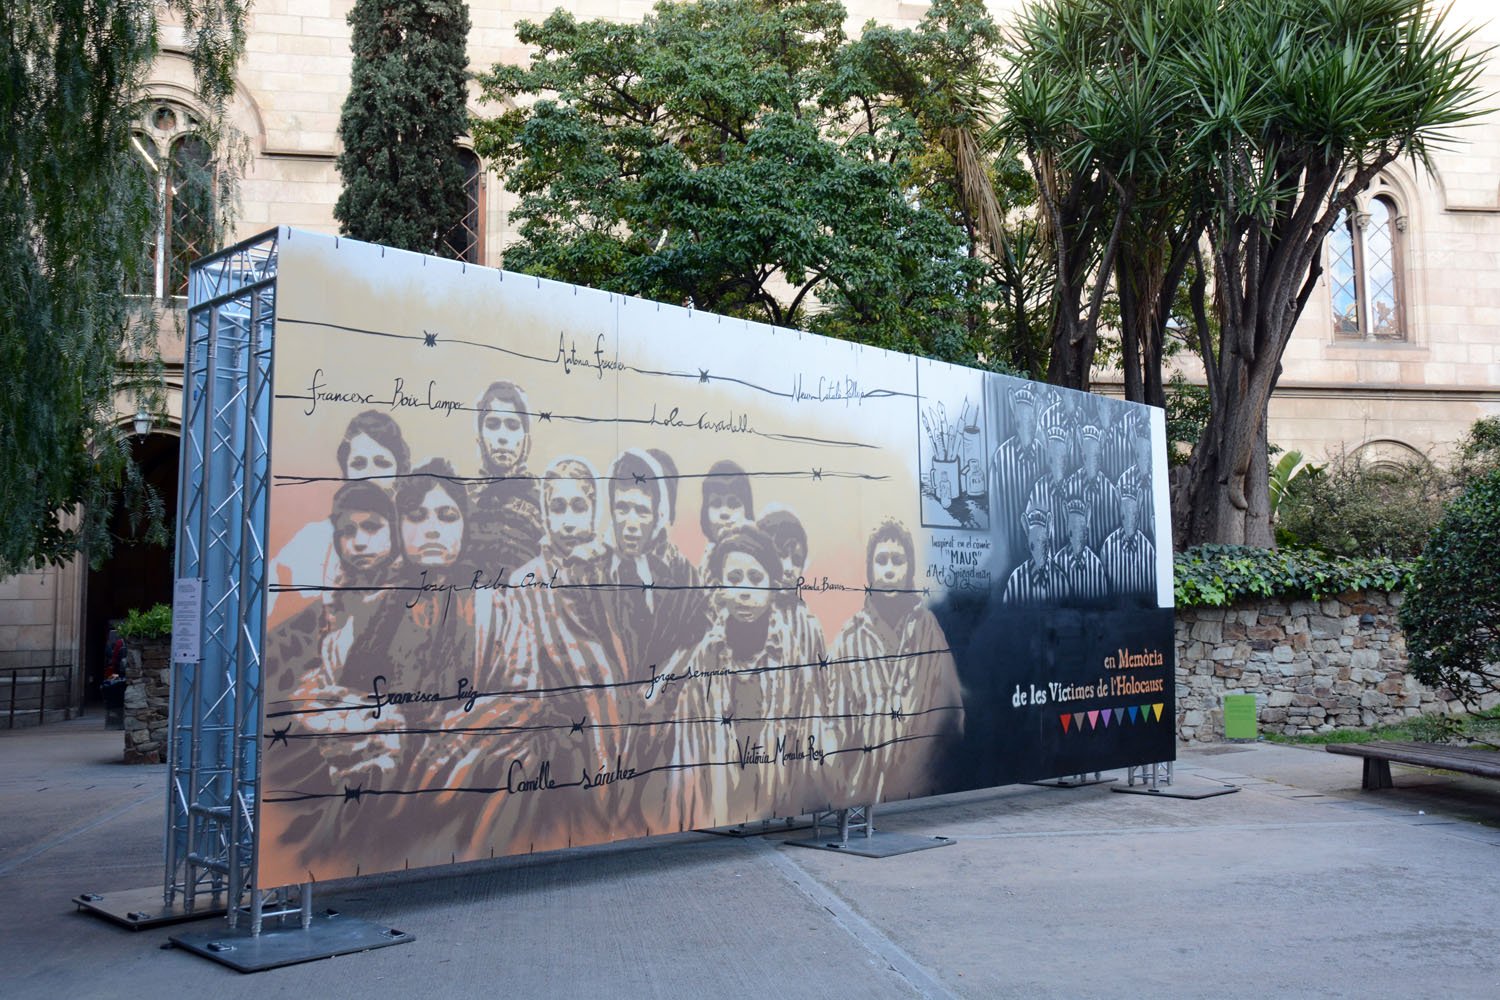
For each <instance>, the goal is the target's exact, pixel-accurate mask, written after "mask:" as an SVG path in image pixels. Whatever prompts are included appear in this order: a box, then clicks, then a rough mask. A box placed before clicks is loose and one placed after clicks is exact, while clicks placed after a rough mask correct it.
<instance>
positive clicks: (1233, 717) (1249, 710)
mask: <svg viewBox="0 0 1500 1000" xmlns="http://www.w3.org/2000/svg"><path fill="white" fill-rule="evenodd" d="M1256 723H1257V719H1256V712H1255V695H1253V694H1226V695H1225V696H1224V738H1225V739H1226V740H1253V739H1256V738H1257V736H1258V735H1259V734H1258V732H1257V727H1256Z"/></svg>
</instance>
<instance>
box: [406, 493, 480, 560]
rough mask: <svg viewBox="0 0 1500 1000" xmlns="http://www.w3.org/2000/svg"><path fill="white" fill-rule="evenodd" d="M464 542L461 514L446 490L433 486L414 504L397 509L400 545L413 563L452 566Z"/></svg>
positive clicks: (462, 515)
mask: <svg viewBox="0 0 1500 1000" xmlns="http://www.w3.org/2000/svg"><path fill="white" fill-rule="evenodd" d="M463 543H464V514H463V510H462V509H460V508H459V506H458V504H457V503H455V502H454V500H453V497H452V496H450V495H449V494H448V492H447V491H446V490H443V489H440V488H438V487H436V486H434V487H433V488H432V489H430V490H428V491H427V495H426V496H424V497H422V502H421V503H420V504H419V505H417V506H416V507H410V508H408V509H406V510H403V511H402V512H401V547H402V548H403V549H404V550H405V551H406V557H407V558H408V559H409V560H411V562H412V564H413V565H415V566H425V567H433V568H440V567H444V566H452V565H453V564H454V563H455V562H457V561H458V554H459V552H460V551H462V549H463Z"/></svg>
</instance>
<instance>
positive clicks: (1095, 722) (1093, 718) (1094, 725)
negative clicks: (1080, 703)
mask: <svg viewBox="0 0 1500 1000" xmlns="http://www.w3.org/2000/svg"><path fill="white" fill-rule="evenodd" d="M1089 728H1090V729H1098V728H1099V713H1098V712H1097V711H1094V712H1090V713H1089Z"/></svg>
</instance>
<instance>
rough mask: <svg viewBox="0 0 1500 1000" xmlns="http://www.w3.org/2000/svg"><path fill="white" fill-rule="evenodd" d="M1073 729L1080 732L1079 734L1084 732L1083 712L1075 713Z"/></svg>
mask: <svg viewBox="0 0 1500 1000" xmlns="http://www.w3.org/2000/svg"><path fill="white" fill-rule="evenodd" d="M1073 728H1074V729H1076V730H1078V731H1079V732H1082V731H1083V713H1082V712H1074V713H1073Z"/></svg>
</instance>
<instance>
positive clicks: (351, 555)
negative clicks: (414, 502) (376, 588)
mask: <svg viewBox="0 0 1500 1000" xmlns="http://www.w3.org/2000/svg"><path fill="white" fill-rule="evenodd" d="M333 537H334V545H335V546H336V547H337V551H338V557H339V562H341V563H343V564H344V565H345V566H347V567H349V568H350V569H352V570H354V571H355V572H357V573H368V572H369V571H370V570H372V569H376V568H378V567H380V566H382V565H384V564H385V563H387V562H389V561H390V558H391V554H392V549H391V544H392V543H391V525H390V522H389V521H387V520H386V519H385V517H383V516H381V515H380V514H377V513H375V512H374V511H368V510H351V511H348V512H347V513H344V514H341V515H339V520H338V525H337V527H336V528H335V530H334V536H333Z"/></svg>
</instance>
